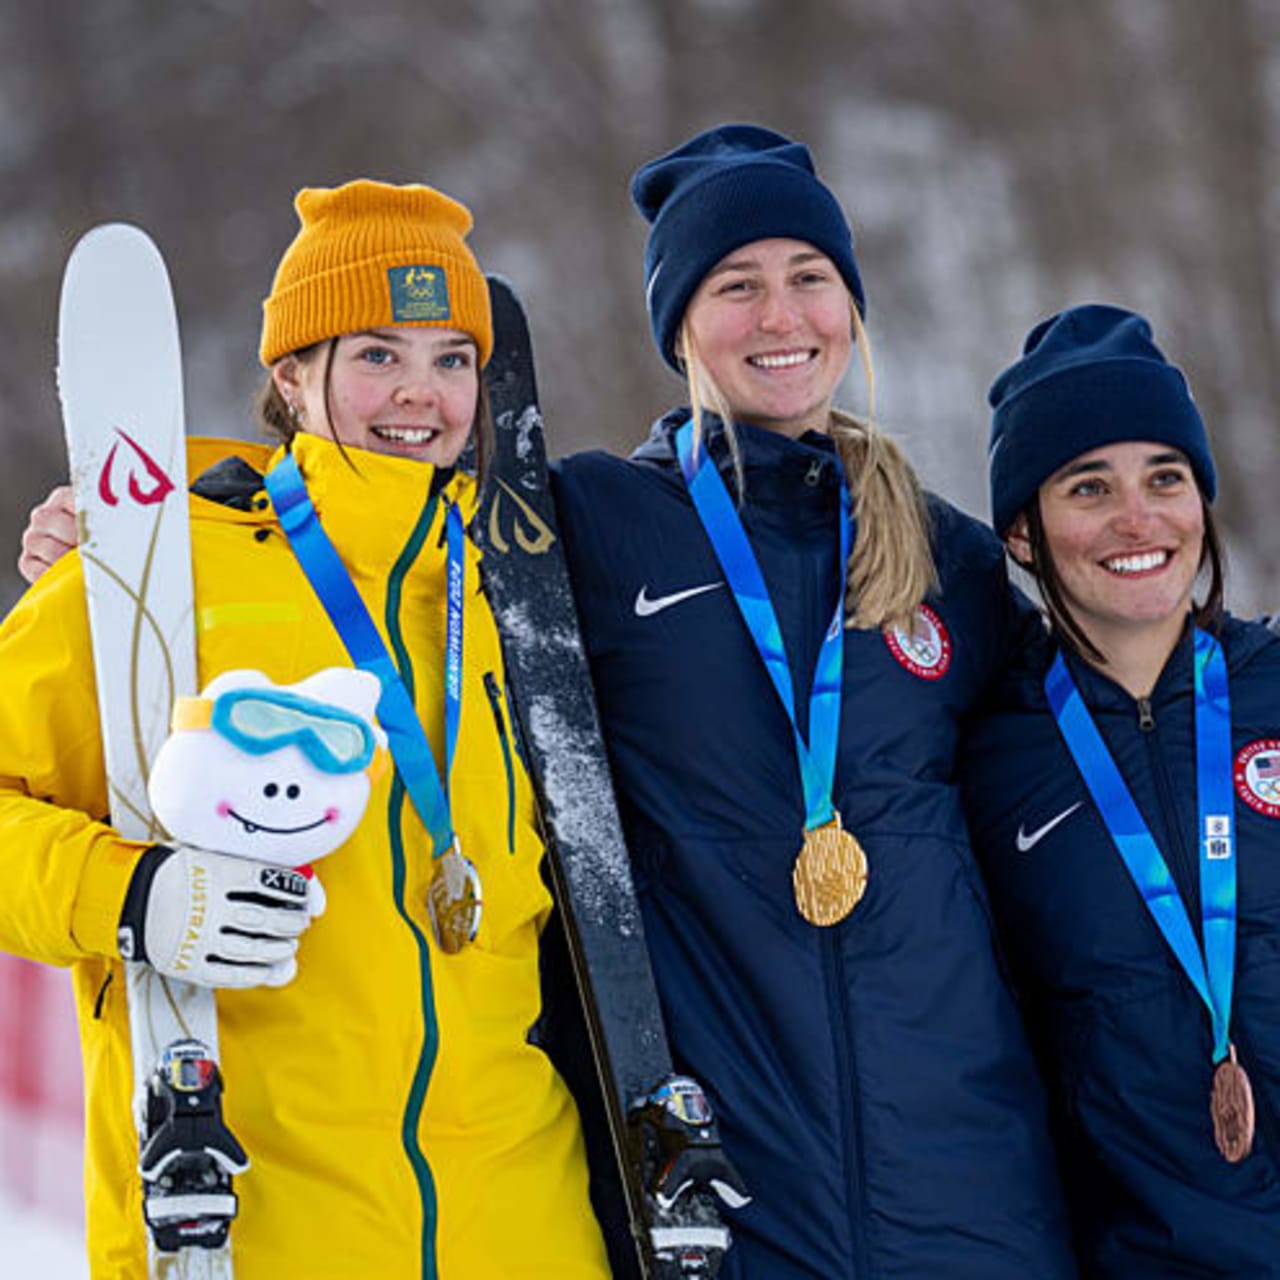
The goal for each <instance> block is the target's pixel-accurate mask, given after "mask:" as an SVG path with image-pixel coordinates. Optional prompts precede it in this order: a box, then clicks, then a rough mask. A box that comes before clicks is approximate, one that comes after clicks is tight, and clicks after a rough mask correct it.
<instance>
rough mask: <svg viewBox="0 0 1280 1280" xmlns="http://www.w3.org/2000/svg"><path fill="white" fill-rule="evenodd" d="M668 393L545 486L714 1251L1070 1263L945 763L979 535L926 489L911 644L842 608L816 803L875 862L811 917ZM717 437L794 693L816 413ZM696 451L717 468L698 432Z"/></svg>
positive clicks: (812, 555)
mask: <svg viewBox="0 0 1280 1280" xmlns="http://www.w3.org/2000/svg"><path fill="white" fill-rule="evenodd" d="M682 416H683V415H679V414H675V415H671V417H669V418H668V419H667V420H665V421H664V422H661V423H659V424H658V426H657V427H656V428H655V431H654V434H653V436H652V438H651V440H650V441H649V443H648V444H647V445H646V446H645V447H644V448H642V449H641V450H640V451H639V452H638V453H637V454H636V455H635V456H634V457H633V458H632V459H630V460H625V461H624V460H622V459H618V458H614V457H611V456H608V455H605V454H600V453H591V454H585V455H582V456H579V457H576V458H572V459H569V460H568V461H566V462H564V463H562V464H561V467H560V471H559V476H558V487H557V503H558V511H559V515H560V518H561V525H562V532H563V535H564V539H565V545H566V549H567V551H568V555H569V562H570V568H571V571H572V574H573V579H574V584H575V590H576V593H577V599H578V605H579V611H580V614H581V618H582V623H583V627H584V633H585V637H586V641H587V647H588V652H589V656H590V659H591V664H592V670H593V674H594V677H595V681H596V691H597V696H598V699H599V703H600V710H601V714H602V718H603V722H604V727H605V732H606V737H607V739H608V743H609V747H610V752H611V758H612V764H613V768H614V776H615V780H616V783H617V786H618V791H619V797H620V802H621V805H622V810H623V819H624V822H625V825H626V834H627V838H628V844H629V847H630V850H631V853H632V857H633V862H634V868H635V874H636V879H637V885H638V889H639V893H640V900H641V906H642V909H643V913H644V922H645V928H646V930H647V937H648V942H649V946H650V948H651V950H652V954H653V962H654V969H655V973H656V976H657V981H658V987H659V990H660V993H661V996H662V1000H663V1004H664V1011H665V1014H666V1017H667V1022H668V1027H669V1029H670V1033H671V1038H672V1042H673V1046H674V1050H675V1054H676V1057H677V1060H678V1063H679V1065H680V1066H681V1067H682V1068H683V1069H685V1070H688V1071H690V1072H692V1073H693V1074H694V1075H696V1076H697V1077H698V1078H699V1079H700V1080H701V1081H702V1082H703V1084H704V1085H706V1086H707V1087H708V1092H709V1093H710V1095H711V1097H712V1100H713V1103H714V1105H715V1107H716V1110H717V1113H718V1115H719V1117H720V1119H721V1123H722V1127H723V1134H724V1140H725V1144H726V1147H727V1149H728V1152H729V1154H730V1155H731V1157H732V1158H733V1160H734V1161H735V1162H736V1163H737V1165H738V1168H739V1169H740V1170H741V1171H742V1173H743V1175H744V1177H745V1178H746V1180H747V1182H748V1183H749V1185H750V1188H751V1190H752V1191H753V1193H754V1195H755V1202H754V1204H753V1205H752V1206H751V1207H750V1208H748V1209H747V1210H745V1211H744V1212H743V1213H741V1214H739V1215H737V1216H736V1220H735V1221H734V1223H733V1227H734V1231H735V1237H736V1241H737V1242H736V1244H735V1246H734V1248H733V1249H732V1250H731V1251H730V1255H729V1260H728V1262H727V1264H726V1268H725V1271H724V1272H723V1273H722V1274H723V1275H724V1276H725V1277H726V1278H727V1280H741V1278H743V1277H749V1278H750V1280H802V1278H803V1280H818V1278H819V1277H820V1278H821V1280H835V1278H840V1280H870V1278H871V1277H875V1280H908V1278H910V1280H920V1278H921V1277H929V1278H930V1280H1015V1278H1016V1280H1026V1278H1027V1277H1038V1278H1040V1280H1057V1278H1058V1277H1064V1276H1070V1275H1073V1274H1074V1269H1073V1264H1072V1262H1071V1261H1070V1259H1069V1257H1068V1255H1067V1251H1066V1245H1065V1225H1064V1221H1063V1217H1062V1212H1061V1206H1060V1202H1059V1193H1058V1188H1057V1183H1056V1175H1055V1173H1054V1170H1053V1167H1052V1157H1051V1155H1050V1152H1049V1147H1048V1140H1047V1135H1046V1130H1045V1124H1044V1115H1043V1111H1044V1105H1043V1099H1042V1096H1041V1090H1040V1086H1039V1081H1038V1078H1037V1076H1036V1074H1035V1070H1034V1067H1033V1064H1032V1060H1031V1057H1030V1054H1029V1051H1028V1049H1027V1047H1026V1044H1025V1041H1024V1036H1023V1032H1022V1028H1021V1025H1020V1021H1019V1017H1018V1013H1017V1011H1016V1009H1015V1006H1014V1002H1013V999H1012V997H1011V995H1010V992H1009V989H1008V987H1007V985H1006V982H1005V980H1004V977H1003V975H1002V972H1001V968H1000V964H999V961H998V959H997V955H996V953H995V951H994V948H993V944H992V938H991V930H990V922H989V916H988V907H987V903H986V899H985V895H984V890H983V889H982V887H981V884H980V881H979V876H978V873H977V869H976V865H975V863H974V860H973V857H972V855H971V853H970V849H969V846H968V842H967V838H966V832H965V824H964V820H963V818H962V816H961V809H960V801H959V794H958V788H957V784H956V777H955V768H956V748H957V741H958V736H959V726H960V718H961V716H962V715H963V714H964V713H965V712H966V711H967V710H968V709H969V708H970V707H971V706H972V705H973V704H974V702H975V700H976V699H977V698H978V696H979V694H980V692H981V691H982V690H983V689H984V687H985V686H986V685H987V684H988V683H989V681H990V680H991V679H992V677H993V674H994V672H995V670H996V668H997V667H998V665H999V664H1000V662H1001V660H1002V658H1003V656H1004V653H1005V650H1006V648H1007V646H1008V645H1009V643H1010V641H1011V636H1012V633H1013V631H1014V630H1015V629H1016V626H1017V624H1018V615H1017V611H1016V608H1015V605H1014V603H1013V601H1012V597H1011V593H1010V591H1009V588H1008V584H1007V581H1006V579H1005V573H1004V565H1003V556H1002V554H1001V550H1000V547H999V546H998V544H997V543H996V542H995V540H994V539H993V538H992V537H991V535H990V534H989V533H988V532H987V531H985V530H984V529H983V528H982V527H981V526H979V525H978V524H977V522H976V521H973V520H971V519H969V518H968V517H966V516H963V515H961V514H960V513H959V512H957V511H955V510H954V509H953V508H951V507H948V506H946V505H945V504H943V503H941V502H934V503H932V505H931V514H932V518H933V521H934V526H935V539H934V540H935V549H936V554H937V559H938V566H939V570H940V574H941V578H942V590H941V592H939V593H938V595H937V596H936V597H931V598H930V601H929V603H928V613H927V617H928V619H929V627H928V633H929V634H928V643H917V644H915V645H913V644H912V642H911V640H910V638H909V637H907V636H905V635H898V636H890V635H886V634H882V633H881V632H879V631H849V632H846V633H845V680H844V692H843V705H844V711H843V718H842V724H841V736H840V746H839V756H838V763H837V776H836V784H835V800H836V804H837V806H838V808H839V809H840V811H841V813H842V814H843V817H844V823H845V826H846V827H847V828H848V829H850V830H852V831H853V832H854V833H855V834H856V835H857V836H858V838H859V839H860V840H861V841H862V843H863V845H864V846H865V848H866V850H867V853H868V857H869V861H870V868H871V870H870V882H869V886H868V889H867V893H866V896H865V898H864V899H863V901H862V902H861V903H860V904H859V905H858V907H857V908H856V909H855V910H854V912H853V913H852V915H851V916H850V917H848V919H846V920H845V921H844V922H843V923H841V924H839V925H836V926H834V927H832V928H826V929H823V928H816V927H814V926H812V925H810V924H808V923H806V922H805V921H804V920H803V919H802V918H801V916H800V915H799V913H798V911H797V909H796V906H795V902H794V898H793V896H792V887H791V869H792V864H793V862H794V860H795V856H796V853H797V851H798V848H799V844H800V837H801V832H802V829H803V824H804V803H803V797H802V791H801V784H800V778H799V774H798V770H797V765H796V760H795V749H794V744H793V739H792V731H791V727H790V724H789V723H788V720H787V717H786V714H785V712H784V711H783V709H782V706H781V704H780V702H779V700H778V698H777V695H776V694H775V692H774V690H773V687H772V685H771V684H770V682H769V679H768V676H767V674H766V671H765V668H764V665H763V663H762V661H761V659H760V657H759V655H758V654H757V652H756V650H755V648H754V646H753V644H752V641H751V639H750V637H749V635H748V633H747V631H746V628H745V626H744V624H743V622H742V620H741V618H740V616H739V614H738V612H737V609H736V607H735V604H734V601H733V598H732V596H731V594H730V593H729V591H728V589H727V588H726V587H725V585H724V583H723V579H722V576H721V572H720V569H719V566H718V564H717V562H716V559H715V556H714V553H713V551H712V549H711V545H710V543H709V542H708V540H707V536H706V534H705V532H704V531H703V529H702V527H701V525H700V524H699V522H698V520H697V517H696V515H695V513H694V511H693V508H692V506H691V505H690V502H689V499H688V496H687V494H686V491H685V487H684V483H683V480H682V479H681V476H680V473H679V467H678V464H677V463H676V461H675V457H674V451H673V448H672V442H671V434H672V431H673V429H674V426H675V425H678V423H679V421H680V420H681V418H682ZM741 439H742V444H743V450H744V456H745V463H746V503H745V506H744V507H743V512H742V514H743V520H744V523H745V525H746V528H747V530H748V533H749V535H750V538H751V541H752V544H753V546H754V548H755V551H756V555H757V558H758V559H759V561H760V564H761V568H762V570H763V573H764V576H765V579H766V581H767V583H768V586H769V589H770V593H771V595H772V598H773V601H774V605H775V608H776V610H777V613H778V616H779V619H780V622H781V626H782V631H783V635H784V638H785V642H786V648H787V653H788V656H789V661H790V664H791V667H792V671H793V678H794V684H795V686H796V688H797V689H800V690H806V691H807V690H808V688H809V685H810V679H811V673H812V670H813V665H814V661H815V658H816V655H817V651H818V647H819V643H820V641H821V638H822V635H823V632H824V630H825V628H826V627H827V625H828V623H829V621H830V619H831V615H832V610H833V609H834V607H835V603H836V599H837V594H838V592H839V591H840V589H841V579H842V574H841V567H840V565H839V564H838V559H839V557H838V546H837V523H836V521H837V509H838V508H837V504H838V493H839V490H838V481H837V475H838V472H837V467H838V465H839V463H838V460H837V458H836V456H835V453H834V450H833V447H832V445H831V442H830V441H829V440H828V439H827V438H826V437H825V436H820V435H816V434H809V435H806V436H805V437H804V438H803V439H801V440H799V441H792V440H788V439H785V438H783V437H780V436H778V435H775V434H773V433H770V432H768V431H764V430H760V429H756V428H752V427H749V426H748V427H743V428H742V431H741ZM711 448H712V453H713V456H715V457H716V458H717V461H718V462H719V463H720V465H721V469H722V472H723V473H724V474H725V475H726V482H727V483H729V484H730V486H732V484H733V481H732V479H731V470H730V468H729V466H728V463H727V458H726V450H725V449H724V442H723V438H722V436H721V435H720V434H719V433H718V431H713V433H712V437H711ZM800 701H801V702H804V701H806V699H805V698H804V697H803V696H802V697H801V699H800ZM803 710H804V709H803V708H801V714H802V721H803V718H804V717H803Z"/></svg>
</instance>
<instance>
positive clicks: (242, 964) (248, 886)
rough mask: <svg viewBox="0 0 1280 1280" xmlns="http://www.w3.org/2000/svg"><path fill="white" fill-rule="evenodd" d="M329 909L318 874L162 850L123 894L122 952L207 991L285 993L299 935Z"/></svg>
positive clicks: (152, 853) (154, 851)
mask: <svg viewBox="0 0 1280 1280" xmlns="http://www.w3.org/2000/svg"><path fill="white" fill-rule="evenodd" d="M323 910H324V891H323V890H322V889H321V888H320V882H319V881H318V880H316V879H315V877H314V876H312V877H307V876H303V875H302V874H300V873H299V872H297V871H294V870H292V869H291V868H289V867H280V866H276V865H274V864H272V863H265V862H255V861H253V860H252V859H249V858H236V857H231V856H230V855H228V854H225V853H212V852H210V851H209V850H207V849H196V848H192V847H191V846H190V845H177V846H176V847H174V848H169V847H168V846H166V845H156V846H155V847H154V848H151V849H148V850H147V852H146V853H144V854H143V855H142V860H141V861H140V862H139V863H138V867H137V869H136V870H135V871H134V874H133V880H132V882H131V883H130V885H129V892H128V894H127V895H126V896H125V904H124V909H123V910H122V911H121V913H120V931H119V938H120V954H121V955H122V956H124V958H125V959H126V960H143V961H146V963H147V964H149V965H151V967H152V968H153V969H155V970H157V971H158V972H160V973H163V974H166V975H168V976H169V977H172V978H180V979H181V980H182V981H183V982H194V983H197V984H198V985H199V986H202V987H258V986H268V987H282V986H284V984H285V983H286V982H289V981H291V980H292V979H293V977H294V975H295V974H296V973H297V972H298V961H297V952H298V939H299V938H300V937H301V936H302V934H303V933H304V932H305V930H306V929H307V928H308V927H309V926H310V924H311V921H312V920H313V919H315V917H316V916H318V915H319V914H320V913H321V912H322V911H323Z"/></svg>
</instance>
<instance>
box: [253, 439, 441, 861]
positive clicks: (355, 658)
mask: <svg viewBox="0 0 1280 1280" xmlns="http://www.w3.org/2000/svg"><path fill="white" fill-rule="evenodd" d="M265 484H266V489H267V493H268V494H269V495H270V497H271V502H272V505H273V506H274V507H275V511H276V515H277V517H278V518H279V520H280V525H281V528H283V529H284V532H285V536H286V537H287V538H288V539H289V546H290V547H291V548H292V550H293V554H294V555H295V556H296V557H297V559H298V564H299V565H300V566H301V567H302V571H303V573H304V574H306V577H307V581H308V582H310V583H311V588H312V590H313V591H314V592H315V593H316V597H317V599H319V601H320V603H321V604H322V605H323V606H324V610H325V612H326V613H327V614H328V615H329V619H330V621H331V622H332V623H333V625H334V627H335V629H336V630H337V632H338V635H339V637H340V638H341V640H342V643H343V645H345V646H346V650H347V652H348V653H349V654H350V655H351V660H352V662H354V663H355V664H356V666H357V667H359V668H361V669H362V670H364V671H370V672H372V673H373V674H374V675H375V676H377V677H378V683H379V684H380V685H381V686H382V696H381V697H380V698H379V700H378V721H379V723H380V724H381V725H382V727H383V729H385V730H386V734H387V743H388V746H389V747H390V750H391V757H392V759H393V760H394V761H395V766H396V771H397V772H398V773H399V774H400V779H401V781H402V782H403V783H404V786H405V790H406V791H407V792H408V793H409V798H410V800H411V801H412V802H413V807H414V808H415V809H416V810H417V813H418V817H419V818H421V819H422V824H423V826H425V827H426V829H427V831H428V832H429V833H430V836H431V845H432V854H433V857H435V858H441V857H443V856H444V855H445V854H446V853H447V852H448V851H449V850H450V849H451V848H452V847H453V844H454V830H453V819H452V816H451V815H450V812H449V799H448V792H447V782H448V778H449V775H450V773H451V772H452V770H453V756H454V748H455V746H456V745H457V739H458V722H459V720H460V718H461V710H462V619H463V602H464V595H463V585H464V579H465V570H466V559H465V550H464V543H465V536H466V535H465V531H464V529H463V523H462V514H461V512H460V511H459V510H458V507H457V504H456V503H450V505H449V509H448V511H447V513H446V515H445V537H446V543H447V570H446V572H447V593H446V595H447V605H446V609H447V613H446V633H445V680H444V687H445V777H444V781H441V778H440V773H439V771H438V770H437V768H436V762H435V757H434V756H433V755H432V754H431V744H430V743H429V742H428V741H427V735H426V732H425V731H424V730H423V728H422V722H421V721H420V720H419V719H418V713H417V711H416V710H415V708H414V705H413V699H412V698H411V697H410V696H409V691H408V690H407V689H406V688H405V686H404V681H403V680H402V679H401V678H400V672H399V671H398V670H397V668H396V665H395V662H394V661H393V660H392V658H391V655H390V654H389V653H388V652H387V647H386V645H385V644H384V643H383V641H382V636H381V635H379V634H378V628H377V627H376V626H375V625H374V622H373V619H372V618H371V617H370V616H369V610H368V609H367V608H366V607H365V603H364V601H363V600H362V599H361V598H360V593H359V592H358V591H357V590H356V588H355V584H354V583H353V582H352V581H351V575H350V574H349V573H348V572H347V569H346V566H345V565H344V564H343V563H342V560H341V558H340V557H339V555H338V553H337V551H336V550H335V549H334V546H333V543H332V542H331V541H330V540H329V535H328V534H327V533H325V531H324V528H323V527H322V526H321V524H320V518H319V516H318V515H317V514H316V509H315V506H314V504H313V503H312V501H311V495H310V494H309V493H308V492H307V485H306V481H305V480H303V478H302V472H301V471H300V470H299V469H298V464H297V462H296V460H295V459H294V457H293V455H292V454H291V453H288V454H285V456H284V457H283V458H281V459H280V461H279V462H277V463H276V465H275V466H274V467H272V468H271V470H270V471H268V472H267V474H266V477H265Z"/></svg>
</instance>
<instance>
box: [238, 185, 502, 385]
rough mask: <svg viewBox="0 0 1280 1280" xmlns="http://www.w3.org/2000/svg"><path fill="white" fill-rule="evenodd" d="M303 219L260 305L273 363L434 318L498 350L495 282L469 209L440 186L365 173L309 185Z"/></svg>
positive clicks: (263, 351)
mask: <svg viewBox="0 0 1280 1280" xmlns="http://www.w3.org/2000/svg"><path fill="white" fill-rule="evenodd" d="M293 204H294V208H295V209H297V211H298V220H299V221H300V222H301V224H302V226H301V228H300V230H299V231H298V234H297V235H296V236H295V237H294V240H293V243H292V244H291V245H290V246H289V247H288V249H286V250H285V254H284V257H283V258H281V259H280V265H279V267H277V268H276V277H275V281H274V283H273V284H272V286H271V294H270V296H269V297H268V298H267V299H266V300H265V301H264V302H263V304H262V341H261V344H260V346H259V352H258V353H259V355H260V357H261V359H262V363H263V364H265V365H270V364H272V363H273V362H274V361H276V360H278V359H279V358H280V357H281V356H283V355H288V354H289V352H291V351H298V350H300V349H301V348H303V347H308V346H310V345H311V344H312V343H315V342H321V341H323V340H324V339H326V338H335V337H337V336H338V335H340V334H344V333H356V332H359V331H360V330H362V329H378V328H382V327H384V326H389V325H400V324H406V325H435V326H438V327H440V328H444V329H457V330H459V331H460V332H462V333H467V334H470V335H471V336H472V337H473V338H474V339H475V340H476V347H477V349H478V353H479V360H480V364H481V365H482V366H483V365H484V364H485V363H486V362H487V361H488V359H489V353H490V351H491V350H492V349H493V321H492V318H491V316H490V314H489V288H488V285H487V284H486V282H485V278H484V275H483V273H482V272H481V270H480V268H479V266H478V265H477V263H476V260H475V257H474V256H473V255H472V253H471V250H470V249H469V248H468V247H467V243H466V240H465V239H464V237H465V236H466V234H467V232H468V231H470V230H471V214H470V212H469V211H468V210H467V208H466V207H465V206H464V205H461V204H459V203H458V201H456V200H452V199H450V197H448V196H447V195H445V194H444V193H443V192H440V191H436V190H435V189H434V188H432V187H426V186H420V185H410V186H402V187H401V186H392V185H391V184H389V183H385V182H371V181H369V180H368V179H366V178H361V179H358V180H357V181H355V182H348V183H346V184H344V185H343V186H341V187H332V188H329V187H304V188H303V189H302V190H301V191H299V192H298V195H297V197H296V199H295V200H294V202H293Z"/></svg>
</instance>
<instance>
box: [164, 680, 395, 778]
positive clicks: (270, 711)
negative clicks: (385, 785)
mask: <svg viewBox="0 0 1280 1280" xmlns="http://www.w3.org/2000/svg"><path fill="white" fill-rule="evenodd" d="M173 728H174V729H175V730H177V729H212V730H213V731H214V732H215V733H217V734H219V735H220V736H221V737H223V738H225V739H226V740H227V741H228V742H230V743H231V744H232V746H235V747H238V748H239V749H240V750H241V751H245V752H247V753H248V754H249V755H251V756H265V755H269V754H270V753H271V752H273V751H279V750H281V749H282V748H283V747H297V748H298V750H299V751H301V752H302V754H303V755H304V756H306V757H307V759H308V760H309V761H310V762H311V763H312V764H313V765H315V767H316V768H317V769H319V770H320V771H321V772H322V773H359V772H360V770H362V769H367V768H368V767H369V764H370V763H371V761H372V760H373V757H374V752H375V750H376V749H377V745H378V744H377V741H376V740H375V738H374V735H373V730H372V729H371V728H370V727H369V725H368V723H367V722H366V721H365V720H363V719H361V717H360V716H358V715H356V714H355V713H354V712H351V711H346V710H344V709H343V708H342V707H336V706H334V705H333V704H332V703H331V702H317V701H316V700H315V699H314V698H305V697H303V696H301V695H300V694H297V693H292V692H290V691H289V690H288V689H228V690H227V692H226V693H220V694H219V695H218V696H217V697H216V698H179V699H178V700H177V701H176V702H175V703H174V707H173Z"/></svg>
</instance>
